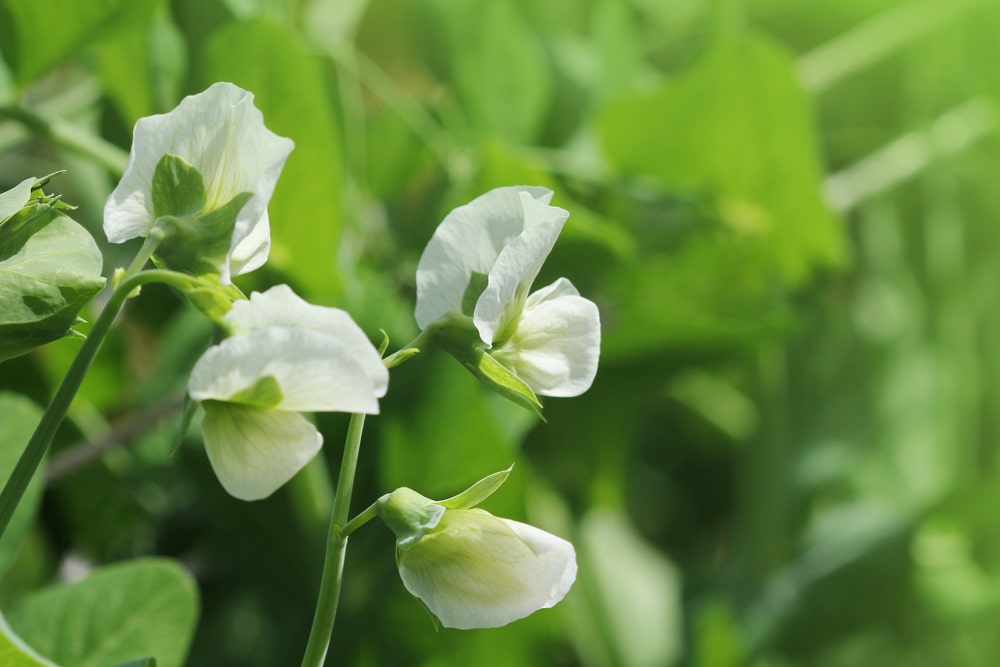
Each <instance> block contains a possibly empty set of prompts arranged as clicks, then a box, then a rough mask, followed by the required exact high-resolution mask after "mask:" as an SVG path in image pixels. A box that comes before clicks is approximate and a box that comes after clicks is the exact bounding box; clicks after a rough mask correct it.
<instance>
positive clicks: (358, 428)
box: [302, 414, 367, 667]
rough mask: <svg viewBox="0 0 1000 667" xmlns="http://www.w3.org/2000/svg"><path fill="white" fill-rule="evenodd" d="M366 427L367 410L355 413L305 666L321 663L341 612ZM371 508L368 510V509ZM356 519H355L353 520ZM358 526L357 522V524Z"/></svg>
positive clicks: (328, 537)
mask: <svg viewBox="0 0 1000 667" xmlns="http://www.w3.org/2000/svg"><path fill="white" fill-rule="evenodd" d="M364 427H365V416H364V415H363V414H354V415H351V423H350V426H348V428H347V438H346V440H345V441H344V459H343V461H342V462H341V464H340V478H339V479H338V480H337V495H336V497H335V498H334V501H333V516H332V517H331V518H330V533H329V535H328V536H327V541H326V560H325V561H324V563H323V579H322V581H321V582H320V587H319V599H318V600H317V601H316V614H315V616H313V624H312V629H311V630H310V631H309V641H308V643H307V644H306V653H305V656H304V657H303V658H302V667H321V666H322V664H323V660H324V659H325V658H326V652H327V649H329V647H330V636H331V635H332V634H333V622H334V619H335V618H336V616H337V603H338V602H339V601H340V586H341V582H342V581H343V578H344V556H345V554H346V553H347V536H348V534H349V533H348V531H347V530H346V526H347V516H348V514H349V512H350V509H351V493H352V492H353V490H354V474H355V472H356V470H357V467H358V451H359V450H360V449H361V433H362V431H363V430H364ZM366 511H367V510H366ZM352 523H354V522H352ZM354 527H355V528H356V527H357V525H355V526H354Z"/></svg>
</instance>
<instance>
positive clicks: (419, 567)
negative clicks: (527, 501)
mask: <svg viewBox="0 0 1000 667" xmlns="http://www.w3.org/2000/svg"><path fill="white" fill-rule="evenodd" d="M447 503H448V501H441V503H436V502H434V501H432V500H429V499H428V498H425V497H423V496H421V495H420V494H418V493H416V492H415V491H412V490H411V489H408V488H405V487H404V488H400V489H396V490H395V491H393V492H392V493H390V494H387V495H385V496H383V497H382V498H380V499H379V502H378V510H379V514H380V515H381V516H382V518H383V519H384V520H385V521H386V523H387V524H388V525H389V527H390V528H392V529H393V531H394V532H395V533H396V537H397V540H396V564H397V566H398V567H399V576H400V578H401V579H402V580H403V585H404V586H405V587H406V590H408V591H409V592H410V593H412V594H413V595H415V596H416V597H418V598H419V599H420V600H421V601H422V602H423V603H424V605H425V606H426V607H427V609H428V610H430V612H431V613H432V614H434V616H435V617H437V619H438V620H439V621H440V622H441V624H442V625H444V626H445V627H448V628H458V629H461V630H469V629H472V628H496V627H500V626H502V625H507V624H508V623H510V622H512V621H516V620H518V619H520V618H524V617H525V616H528V615H530V614H532V613H534V612H535V611H538V610H539V609H545V608H548V607H552V606H554V605H555V604H556V603H558V602H559V601H560V600H562V599H563V598H564V597H565V596H566V593H568V592H569V589H570V587H572V585H573V582H574V581H575V580H576V571H577V567H576V551H575V550H574V549H573V545H572V544H570V543H569V542H567V541H566V540H564V539H562V538H560V537H556V536H555V535H552V534H550V533H547V532H545V531H544V530H540V529H538V528H535V527H534V526H529V525H527V524H524V523H520V522H518V521H511V520H509V519H501V518H499V517H496V516H493V515H492V514H490V513H489V512H487V511H485V510H482V509H477V508H472V509H451V508H448V507H446V506H445V505H446V504H447Z"/></svg>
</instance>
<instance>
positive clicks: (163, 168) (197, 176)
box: [152, 154, 205, 217]
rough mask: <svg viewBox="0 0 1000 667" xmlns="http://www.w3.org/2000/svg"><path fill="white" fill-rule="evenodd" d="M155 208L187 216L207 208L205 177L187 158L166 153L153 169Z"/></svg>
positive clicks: (165, 212) (161, 212) (161, 213)
mask: <svg viewBox="0 0 1000 667" xmlns="http://www.w3.org/2000/svg"><path fill="white" fill-rule="evenodd" d="M152 189H153V212H154V213H155V214H156V216H157V217H160V216H165V215H172V216H177V217H185V216H189V215H194V214H196V213H198V212H200V211H201V210H202V209H203V208H205V179H204V178H203V177H202V175H201V172H200V171H198V170H197V169H195V168H194V167H192V166H191V165H190V164H189V163H188V162H187V161H185V160H184V159H183V158H179V157H177V156H176V155H170V154H166V155H164V156H163V157H161V158H160V161H159V162H157V163H156V170H155V171H154V172H153V188H152Z"/></svg>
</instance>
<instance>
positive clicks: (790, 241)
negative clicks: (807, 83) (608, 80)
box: [598, 38, 844, 284]
mask: <svg viewBox="0 0 1000 667" xmlns="http://www.w3.org/2000/svg"><path fill="white" fill-rule="evenodd" d="M598 129H599V132H600V135H601V139H602V142H603V145H604V149H605V151H606V152H607V155H608V158H609V159H610V160H611V162H612V163H613V165H614V166H615V167H616V169H617V170H618V171H619V172H620V173H621V174H622V175H633V176H651V177H654V178H656V179H657V181H658V182H659V183H660V184H661V185H662V186H663V187H665V188H667V189H669V190H672V191H677V192H682V193H689V194H692V195H707V196H708V197H709V199H710V200H711V202H712V213H713V217H715V218H717V219H718V220H719V222H720V223H721V224H722V225H723V227H724V228H725V229H727V230H729V231H731V232H732V233H734V234H736V235H738V236H739V237H741V238H743V239H744V240H745V242H746V243H747V244H750V245H757V246H759V247H760V248H761V249H762V250H764V251H765V255H766V256H770V257H771V258H773V261H774V262H776V263H777V265H778V266H779V267H780V268H781V270H782V273H783V275H784V276H785V279H786V280H788V281H789V282H791V283H793V284H795V283H799V282H801V281H803V280H804V279H805V278H806V277H808V276H809V275H810V274H811V273H812V272H813V270H814V269H815V268H816V267H818V266H829V265H836V264H838V263H840V262H842V261H843V258H844V247H843V239H842V235H841V231H840V228H839V226H838V224H837V221H836V220H835V219H834V218H833V216H832V215H831V214H830V212H829V211H828V210H827V209H826V207H825V205H824V204H823V202H822V200H821V191H820V187H821V178H820V159H819V155H818V152H817V148H816V140H815V136H814V133H815V130H814V127H813V120H812V110H811V108H810V103H809V99H808V97H807V96H806V94H805V93H804V92H803V91H802V90H801V88H800V87H799V85H798V84H797V83H796V80H795V72H794V68H793V66H792V63H791V60H790V59H789V57H788V56H787V55H786V54H785V53H784V52H782V51H781V50H779V49H778V48H776V47H775V46H773V45H772V44H770V43H769V42H768V41H766V40H764V39H761V38H754V39H750V40H746V41H738V42H730V41H723V42H720V43H718V44H716V45H715V46H714V47H712V48H711V49H710V50H709V51H708V52H707V53H706V54H705V55H704V56H702V58H701V60H699V61H698V62H697V63H696V64H695V65H694V67H692V68H691V69H690V70H689V71H687V72H685V73H684V74H683V75H682V76H680V77H678V78H677V79H676V80H673V81H669V82H667V83H664V84H663V85H662V86H661V87H660V88H658V89H656V90H654V91H653V92H643V93H635V94H631V95H626V96H623V97H620V98H618V99H617V100H616V101H615V102H614V103H612V104H611V105H609V107H608V108H607V109H606V110H605V112H604V113H603V114H602V115H601V116H600V119H599V123H598Z"/></svg>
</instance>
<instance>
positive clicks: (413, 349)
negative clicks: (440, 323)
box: [382, 325, 434, 368]
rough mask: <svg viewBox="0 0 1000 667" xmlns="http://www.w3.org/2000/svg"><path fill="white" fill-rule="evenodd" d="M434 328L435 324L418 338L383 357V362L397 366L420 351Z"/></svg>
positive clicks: (389, 365) (386, 365) (391, 366)
mask: <svg viewBox="0 0 1000 667" xmlns="http://www.w3.org/2000/svg"><path fill="white" fill-rule="evenodd" d="M433 329H434V325H431V326H429V327H427V328H426V329H424V330H423V331H421V332H420V333H419V334H418V335H417V337H416V338H414V339H413V340H411V341H410V342H409V343H407V344H406V345H404V346H403V347H401V348H399V349H398V350H396V351H395V352H393V353H392V354H390V355H389V356H388V357H386V358H385V359H383V360H382V363H384V364H385V367H386V368H395V367H396V366H398V365H400V364H401V363H403V362H404V361H406V360H407V359H409V358H410V357H412V356H413V355H414V354H416V353H417V352H420V349H421V348H422V347H423V346H424V345H426V344H427V341H429V340H430V338H431V335H432V334H433Z"/></svg>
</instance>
